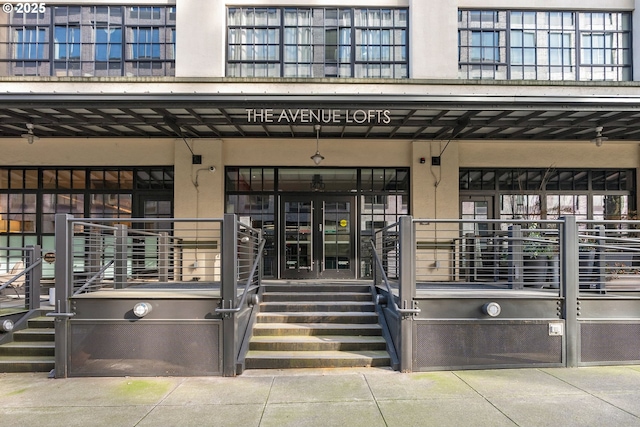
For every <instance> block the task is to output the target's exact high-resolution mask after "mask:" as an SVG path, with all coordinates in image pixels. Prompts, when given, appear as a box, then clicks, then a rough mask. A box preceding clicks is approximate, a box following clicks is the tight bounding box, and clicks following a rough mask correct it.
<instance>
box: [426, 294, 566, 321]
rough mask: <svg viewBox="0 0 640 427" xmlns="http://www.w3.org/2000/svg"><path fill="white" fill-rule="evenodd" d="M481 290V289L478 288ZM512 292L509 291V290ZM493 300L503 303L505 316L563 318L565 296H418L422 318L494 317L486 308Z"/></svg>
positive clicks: (510, 317)
mask: <svg viewBox="0 0 640 427" xmlns="http://www.w3.org/2000/svg"><path fill="white" fill-rule="evenodd" d="M478 293H481V292H478ZM507 293H508V292H507ZM489 302H497V303H498V304H500V307H501V309H502V310H501V312H500V316H499V317H498V318H497V319H494V320H501V319H560V318H561V309H562V300H561V299H560V298H523V297H516V296H513V297H509V296H504V297H503V296H501V297H500V298H495V297H483V296H482V295H475V296H471V295H469V296H465V297H464V298H460V297H458V298H455V297H451V298H429V299H423V298H418V299H417V303H418V308H420V310H421V311H420V314H419V315H418V316H417V318H418V319H491V318H490V317H489V316H488V315H486V314H484V312H483V310H482V308H483V307H484V305H485V304H487V303H489Z"/></svg>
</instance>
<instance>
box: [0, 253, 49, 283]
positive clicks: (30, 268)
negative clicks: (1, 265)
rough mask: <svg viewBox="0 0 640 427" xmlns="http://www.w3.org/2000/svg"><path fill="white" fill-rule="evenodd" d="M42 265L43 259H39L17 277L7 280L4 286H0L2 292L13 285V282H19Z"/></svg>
mask: <svg viewBox="0 0 640 427" xmlns="http://www.w3.org/2000/svg"><path fill="white" fill-rule="evenodd" d="M40 264H42V259H38V260H37V261H36V262H34V263H33V264H31V265H30V266H29V267H27V268H25V269H24V270H22V271H21V272H20V273H18V274H16V275H15V276H13V277H12V278H11V279H9V280H7V281H6V282H4V283H3V284H2V286H0V291H1V290H3V289H5V288H6V287H7V286H9V285H10V284H12V283H13V282H15V281H16V280H18V279H19V278H20V277H22V276H24V275H25V274H27V273H28V272H30V271H31V270H33V269H34V268H36V267H37V266H38V265H40Z"/></svg>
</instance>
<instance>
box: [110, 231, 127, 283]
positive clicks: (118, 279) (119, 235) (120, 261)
mask: <svg viewBox="0 0 640 427" xmlns="http://www.w3.org/2000/svg"><path fill="white" fill-rule="evenodd" d="M113 235H114V240H115V242H114V246H115V247H114V250H113V258H114V261H113V288H114V289H124V288H125V287H126V283H127V258H128V257H127V255H128V251H127V249H128V246H127V240H128V229H127V225H126V224H117V225H116V229H115V231H114V232H113Z"/></svg>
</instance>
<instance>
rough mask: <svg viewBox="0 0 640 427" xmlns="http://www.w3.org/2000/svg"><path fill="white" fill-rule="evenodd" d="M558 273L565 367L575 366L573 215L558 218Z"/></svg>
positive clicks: (576, 310) (575, 239) (575, 229)
mask: <svg viewBox="0 0 640 427" xmlns="http://www.w3.org/2000/svg"><path fill="white" fill-rule="evenodd" d="M560 219H561V220H563V223H562V224H560V237H561V238H560V256H561V259H560V268H561V271H562V274H561V275H560V281H561V289H562V293H563V296H564V310H563V316H564V321H565V326H566V328H565V332H566V336H565V342H566V345H567V349H566V360H567V367H569V368H575V367H577V366H578V362H579V361H580V347H579V346H578V343H579V335H578V334H579V332H580V330H579V324H578V316H579V314H580V311H579V304H580V301H578V293H579V289H580V284H579V280H578V259H579V255H578V225H577V223H576V217H575V216H564V217H561V218H560Z"/></svg>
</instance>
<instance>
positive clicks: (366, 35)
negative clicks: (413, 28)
mask: <svg viewBox="0 0 640 427" xmlns="http://www.w3.org/2000/svg"><path fill="white" fill-rule="evenodd" d="M407 15H408V11H407V9H378V8H375V9H352V8H229V9H228V32H227V38H228V50H227V75H228V76H230V77H380V78H406V77H408V59H407V29H408V28H407V27H408V16H407Z"/></svg>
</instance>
